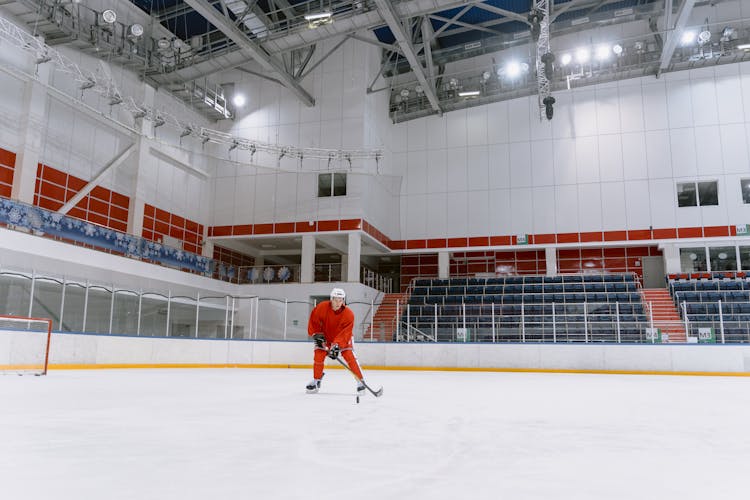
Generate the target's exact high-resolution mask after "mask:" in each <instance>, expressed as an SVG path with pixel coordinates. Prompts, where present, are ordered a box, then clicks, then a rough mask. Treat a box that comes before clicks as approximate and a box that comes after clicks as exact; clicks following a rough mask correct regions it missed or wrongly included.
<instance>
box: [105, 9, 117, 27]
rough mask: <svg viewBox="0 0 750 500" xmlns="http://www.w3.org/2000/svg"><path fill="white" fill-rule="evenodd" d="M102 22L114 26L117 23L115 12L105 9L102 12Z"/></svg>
mask: <svg viewBox="0 0 750 500" xmlns="http://www.w3.org/2000/svg"><path fill="white" fill-rule="evenodd" d="M102 20H103V21H104V22H105V23H107V24H114V23H115V21H117V12H115V11H114V10H112V9H107V10H105V11H104V12H102Z"/></svg>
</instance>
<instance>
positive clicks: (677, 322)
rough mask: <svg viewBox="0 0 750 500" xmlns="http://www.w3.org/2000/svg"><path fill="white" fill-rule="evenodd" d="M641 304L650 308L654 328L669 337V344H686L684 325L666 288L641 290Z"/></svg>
mask: <svg viewBox="0 0 750 500" xmlns="http://www.w3.org/2000/svg"><path fill="white" fill-rule="evenodd" d="M641 296H642V298H643V303H644V304H647V305H649V304H650V307H651V314H652V316H653V319H654V328H659V329H660V330H661V332H662V333H666V334H668V335H669V342H687V336H686V335H685V324H684V323H683V321H682V319H680V315H679V313H678V312H677V308H676V307H675V305H674V301H673V300H672V296H671V295H669V290H667V289H666V288H644V289H642V290H641Z"/></svg>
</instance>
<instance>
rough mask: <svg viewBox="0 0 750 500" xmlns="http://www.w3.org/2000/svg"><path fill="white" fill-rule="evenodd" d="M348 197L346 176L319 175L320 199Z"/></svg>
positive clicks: (342, 174)
mask: <svg viewBox="0 0 750 500" xmlns="http://www.w3.org/2000/svg"><path fill="white" fill-rule="evenodd" d="M326 196H346V174H344V173H338V174H318V198H323V197H326Z"/></svg>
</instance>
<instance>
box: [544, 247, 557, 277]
mask: <svg viewBox="0 0 750 500" xmlns="http://www.w3.org/2000/svg"><path fill="white" fill-rule="evenodd" d="M544 260H545V261H546V262H547V276H554V275H556V274H557V248H554V247H547V248H545V249H544Z"/></svg>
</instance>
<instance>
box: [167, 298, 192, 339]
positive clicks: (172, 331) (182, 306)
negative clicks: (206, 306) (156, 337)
mask: <svg viewBox="0 0 750 500" xmlns="http://www.w3.org/2000/svg"><path fill="white" fill-rule="evenodd" d="M196 307H197V303H196V302H195V299H193V298H190V297H172V300H171V301H170V309H169V336H170V337H195V308H196Z"/></svg>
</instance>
